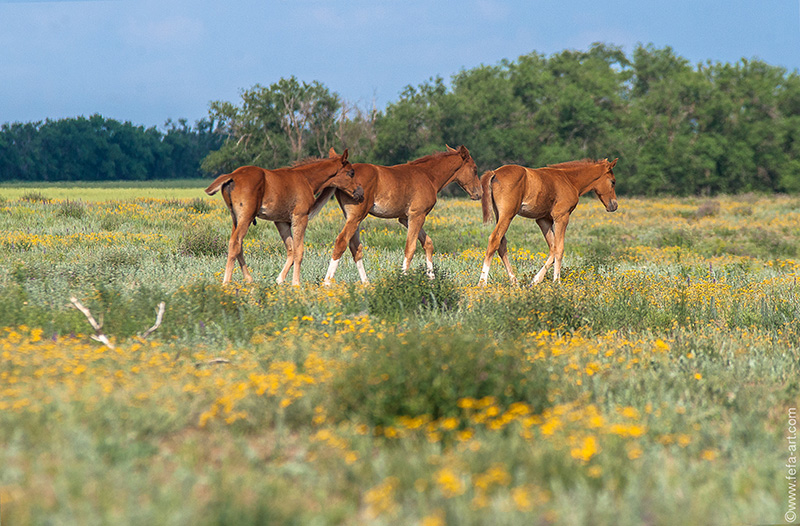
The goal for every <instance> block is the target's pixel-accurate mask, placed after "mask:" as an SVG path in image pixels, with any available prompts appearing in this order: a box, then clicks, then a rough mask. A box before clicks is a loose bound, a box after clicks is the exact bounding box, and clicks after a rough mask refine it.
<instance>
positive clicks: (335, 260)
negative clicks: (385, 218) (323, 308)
mask: <svg viewBox="0 0 800 526" xmlns="http://www.w3.org/2000/svg"><path fill="white" fill-rule="evenodd" d="M342 211H343V212H344V208H343V209H342ZM345 217H347V221H345V224H344V227H342V231H341V232H339V235H338V236H336V241H335V242H334V244H333V254H332V255H331V262H330V263H329V264H328V272H326V273H325V281H324V283H325V285H330V284H331V283H332V282H333V276H334V275H335V274H336V269H337V268H338V267H339V260H340V259H341V258H342V254H344V250H345V248H347V244H348V241H349V242H350V243H352V242H353V241H352V238H353V236H358V227H359V226H360V225H361V221H362V220H363V219H364V217H362V216H361V214H355V213H354V214H351V215H349V216H348V215H347V212H345ZM351 252H352V248H351ZM353 259H354V260H355V259H356V254H355V252H354V253H353ZM356 264H358V261H356ZM362 267H363V264H362ZM359 273H360V271H359ZM365 277H366V274H365V275H364V276H363V277H362V278H361V281H365Z"/></svg>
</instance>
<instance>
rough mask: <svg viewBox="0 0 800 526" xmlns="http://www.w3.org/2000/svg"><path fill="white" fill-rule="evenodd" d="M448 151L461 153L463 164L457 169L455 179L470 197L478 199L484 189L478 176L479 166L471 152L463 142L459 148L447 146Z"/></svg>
mask: <svg viewBox="0 0 800 526" xmlns="http://www.w3.org/2000/svg"><path fill="white" fill-rule="evenodd" d="M447 151H448V152H458V153H459V154H460V155H461V166H460V167H459V168H458V170H456V173H455V175H454V176H453V180H454V181H455V182H456V183H458V186H460V187H461V188H462V189H463V190H464V191H465V192H467V193H468V194H469V198H470V199H472V200H473V201H477V200H478V199H480V198H481V195H483V190H482V188H481V180H480V178H479V177H478V166H477V165H476V164H475V161H474V160H473V159H472V156H471V155H470V154H469V150H467V147H466V146H464V145H463V144H462V145H461V146H460V147H459V148H458V149H456V148H451V147H450V146H447Z"/></svg>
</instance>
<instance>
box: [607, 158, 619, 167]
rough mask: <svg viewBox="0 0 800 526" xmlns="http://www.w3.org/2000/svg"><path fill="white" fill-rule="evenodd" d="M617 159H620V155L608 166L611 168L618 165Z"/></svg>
mask: <svg viewBox="0 0 800 526" xmlns="http://www.w3.org/2000/svg"><path fill="white" fill-rule="evenodd" d="M617 161H619V157H617V158H616V159H614V160H613V161H611V163H610V164H609V165H608V167H609V168H614V167H615V166H616V165H617Z"/></svg>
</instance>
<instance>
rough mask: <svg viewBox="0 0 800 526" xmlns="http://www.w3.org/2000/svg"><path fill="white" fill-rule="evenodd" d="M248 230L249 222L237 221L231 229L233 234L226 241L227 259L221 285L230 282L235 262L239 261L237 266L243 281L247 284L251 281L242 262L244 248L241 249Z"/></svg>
mask: <svg viewBox="0 0 800 526" xmlns="http://www.w3.org/2000/svg"><path fill="white" fill-rule="evenodd" d="M248 228H250V222H249V221H239V223H238V224H237V225H236V226H235V227H234V228H233V232H231V238H230V240H229V241H228V259H227V261H226V262H225V275H224V276H223V278H222V284H223V285H225V284H227V283H230V282H231V276H233V267H234V265H235V264H236V261H239V266H241V267H242V274H244V279H245V280H246V281H248V282H252V281H253V276H251V275H250V271H249V270H248V269H247V265H246V264H245V262H244V248H243V247H242V240H243V239H244V236H245V234H247V229H248Z"/></svg>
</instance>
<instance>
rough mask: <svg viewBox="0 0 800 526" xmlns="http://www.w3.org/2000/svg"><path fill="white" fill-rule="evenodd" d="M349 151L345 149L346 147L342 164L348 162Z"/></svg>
mask: <svg viewBox="0 0 800 526" xmlns="http://www.w3.org/2000/svg"><path fill="white" fill-rule="evenodd" d="M332 150H333V148H331V151H332ZM348 153H349V150H348V149H347V148H345V149H344V153H342V164H344V163H346V162H347V155H348Z"/></svg>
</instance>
